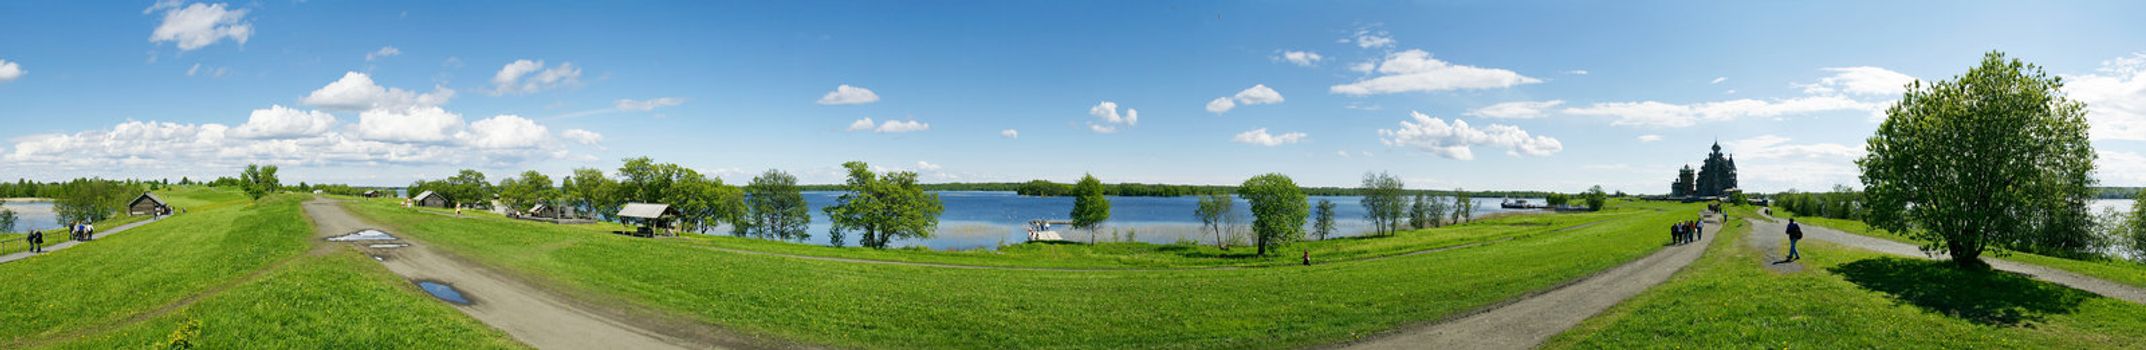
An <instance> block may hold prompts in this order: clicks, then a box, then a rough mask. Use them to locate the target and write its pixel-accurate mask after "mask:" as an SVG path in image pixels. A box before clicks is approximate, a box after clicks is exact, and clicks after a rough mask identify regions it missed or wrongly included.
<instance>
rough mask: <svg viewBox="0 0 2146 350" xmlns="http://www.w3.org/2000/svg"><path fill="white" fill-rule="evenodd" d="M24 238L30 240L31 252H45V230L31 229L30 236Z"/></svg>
mask: <svg viewBox="0 0 2146 350" xmlns="http://www.w3.org/2000/svg"><path fill="white" fill-rule="evenodd" d="M23 239H24V240H28V241H30V252H31V253H43V252H45V231H38V230H30V236H29V237H24V238H23Z"/></svg>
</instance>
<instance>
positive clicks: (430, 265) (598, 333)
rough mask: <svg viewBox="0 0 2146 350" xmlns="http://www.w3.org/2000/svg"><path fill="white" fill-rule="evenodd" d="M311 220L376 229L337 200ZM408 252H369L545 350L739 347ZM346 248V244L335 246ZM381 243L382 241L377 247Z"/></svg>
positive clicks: (337, 228) (317, 203)
mask: <svg viewBox="0 0 2146 350" xmlns="http://www.w3.org/2000/svg"><path fill="white" fill-rule="evenodd" d="M305 210H306V215H308V216H311V217H312V218H313V222H314V225H315V226H316V227H318V229H319V230H320V231H321V234H322V235H342V234H346V233H350V232H355V231H358V230H362V229H367V228H373V227H374V226H371V225H368V224H366V223H365V222H363V221H361V220H359V219H358V218H357V217H355V216H352V215H351V214H350V213H349V212H348V211H345V210H344V209H343V207H342V206H340V205H337V204H336V202H335V201H333V200H327V199H315V200H313V201H309V202H306V204H305ZM398 238H402V239H403V240H402V241H400V242H397V243H404V244H410V246H408V247H402V248H392V249H373V248H364V247H365V246H366V244H363V243H361V244H358V246H359V247H360V248H361V250H365V251H367V252H368V253H370V254H373V255H375V256H377V257H380V258H381V259H384V260H383V261H382V263H383V264H385V265H387V268H388V270H391V271H394V272H395V273H396V274H399V275H402V276H403V277H404V278H408V279H410V280H412V281H418V280H429V281H439V282H441V283H445V284H448V285H451V286H454V288H455V289H458V290H460V291H461V292H462V293H463V294H464V295H466V296H468V298H469V299H470V300H471V302H472V303H471V304H469V305H455V308H456V309H459V310H461V311H462V313H465V314H469V315H470V316H472V317H475V318H477V320H479V321H483V322H484V323H485V324H487V325H491V326H492V327H494V328H498V329H500V330H502V331H505V332H506V333H507V334H508V335H511V336H513V337H514V339H515V340H519V341H521V342H523V343H527V344H529V345H531V346H535V347H537V348H540V349H709V348H723V347H739V345H736V344H723V343H722V342H710V341H707V340H703V339H685V338H681V337H676V336H671V335H666V334H663V333H660V332H657V331H654V329H660V327H652V326H645V325H641V324H637V323H635V322H628V321H624V320H620V319H619V318H616V317H612V316H610V315H612V314H616V313H615V312H614V313H605V312H599V311H600V310H592V307H590V306H587V305H584V304H580V303H575V302H572V301H571V300H569V299H566V298H564V297H561V296H557V295H554V294H551V293H548V292H545V291H542V290H539V289H537V288H535V287H532V286H529V285H527V284H524V283H521V282H520V281H516V280H513V279H511V278H507V277H505V276H500V275H497V274H495V273H491V272H487V271H486V270H485V269H484V268H482V267H480V266H475V265H472V264H470V263H467V262H463V261H460V260H456V259H453V258H450V257H447V256H444V255H442V254H441V253H440V252H437V251H434V250H433V249H430V248H427V247H426V246H425V245H424V244H423V243H422V242H416V241H412V240H410V239H409V237H400V236H398ZM332 243H336V244H341V243H340V242H332ZM372 243H379V242H372Z"/></svg>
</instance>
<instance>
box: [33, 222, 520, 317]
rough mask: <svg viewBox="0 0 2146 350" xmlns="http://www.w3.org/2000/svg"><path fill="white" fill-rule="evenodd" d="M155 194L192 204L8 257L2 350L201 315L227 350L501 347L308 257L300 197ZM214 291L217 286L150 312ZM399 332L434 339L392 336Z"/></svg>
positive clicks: (344, 258) (413, 296)
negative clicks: (104, 234)
mask: <svg viewBox="0 0 2146 350" xmlns="http://www.w3.org/2000/svg"><path fill="white" fill-rule="evenodd" d="M160 195H163V196H165V198H166V199H167V200H171V201H173V202H183V203H192V204H194V205H196V207H195V208H194V209H191V210H190V211H189V214H182V215H177V216H173V217H171V218H168V219H165V221H161V222H158V223H156V224H152V225H148V226H143V227H140V228H136V229H135V230H134V231H130V232H129V233H126V234H122V235H118V236H113V237H110V238H100V239H98V240H97V241H96V242H94V243H92V244H85V245H82V246H78V247H75V248H71V249H68V250H65V251H60V252H55V253H52V254H48V255H39V256H35V257H32V258H30V259H26V260H22V261H18V262H13V263H8V264H0V276H7V277H6V278H7V279H8V281H9V282H10V283H7V284H6V285H4V286H0V300H8V301H9V302H8V304H7V305H8V306H7V307H4V308H0V325H6V326H5V327H0V348H21V347H25V346H26V345H36V346H39V347H42V346H52V345H62V344H61V343H67V342H74V343H72V344H68V346H79V347H106V348H109V347H135V346H136V345H142V344H153V343H156V342H158V341H161V340H164V339H165V337H166V336H168V335H170V333H171V332H172V330H174V329H176V326H175V325H176V324H177V323H178V322H180V321H181V320H182V319H186V320H192V319H199V320H201V322H202V323H203V326H204V330H203V331H202V332H201V334H202V337H203V338H202V339H203V341H209V342H223V341H228V342H226V343H208V344H223V346H214V345H211V346H209V347H212V348H214V347H232V346H240V345H245V346H251V345H257V344H266V345H268V346H267V347H283V346H275V345H274V344H288V345H291V346H290V347H297V348H318V347H339V346H344V345H358V344H377V345H379V346H358V347H361V348H394V347H397V346H396V345H398V344H412V342H413V341H424V342H431V343H438V344H454V345H467V346H457V347H458V348H459V347H469V346H481V345H486V344H500V343H503V342H505V340H503V339H504V338H502V337H503V336H502V335H499V334H496V333H497V332H492V331H490V330H488V329H485V328H483V327H482V326H481V325H476V324H475V322H474V321H471V320H469V319H468V318H467V317H463V316H461V315H460V314H458V313H454V312H453V311H452V309H448V308H445V307H444V306H442V305H437V304H438V303H436V302H431V301H430V300H426V299H427V297H425V296H424V295H423V294H421V292H418V291H416V290H415V288H414V287H410V286H408V285H407V283H406V282H402V281H400V279H399V278H395V277H393V276H392V275H390V274H386V272H385V271H384V270H383V269H382V268H380V267H379V266H378V265H377V264H370V262H369V261H364V259H363V258H362V257H358V256H357V254H356V253H350V252H343V253H338V254H337V255H336V256H331V257H321V256H304V255H305V252H306V251H307V250H308V248H309V247H310V245H309V242H308V241H309V240H310V237H311V236H312V234H313V227H312V226H311V224H310V222H309V221H307V220H306V218H305V216H304V214H303V213H302V212H301V211H300V209H299V202H300V201H302V200H303V199H304V197H303V196H299V195H282V196H276V197H271V198H264V199H263V200H262V201H261V202H259V203H252V202H251V201H248V200H245V199H244V198H243V196H237V195H234V194H232V193H230V192H228V191H218V190H205V189H202V190H181V191H174V192H167V193H160ZM337 259H340V260H337ZM355 263H366V264H363V265H365V266H357V267H353V266H351V265H352V264H355ZM205 291H219V292H217V293H213V294H208V295H207V297H206V298H203V299H201V300H199V301H198V303H196V304H192V305H191V306H190V307H185V308H181V309H178V310H173V311H174V312H173V313H171V314H167V315H165V316H162V317H152V318H148V319H141V318H142V317H144V316H145V315H149V314H151V313H153V312H155V311H156V310H159V309H163V308H166V307H168V306H170V305H177V304H176V303H178V302H180V301H181V300H183V299H186V298H189V297H192V296H196V295H199V294H202V293H204V292H205ZM426 303H430V304H429V305H432V306H430V307H423V305H428V304H426ZM358 304H365V305H358ZM442 310H445V311H446V312H444V313H443V312H441V311H442ZM137 322H139V323H137ZM404 328H409V329H413V330H414V331H412V332H411V333H409V334H411V335H424V336H426V337H424V338H415V337H411V336H409V335H389V334H387V333H389V332H391V331H395V330H400V329H404ZM106 331H109V332H106ZM82 332H88V333H82ZM308 344H312V345H319V346H308ZM510 345H511V344H510ZM494 346H496V345H494Z"/></svg>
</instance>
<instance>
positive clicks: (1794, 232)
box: [1788, 218, 1803, 261]
mask: <svg viewBox="0 0 2146 350" xmlns="http://www.w3.org/2000/svg"><path fill="white" fill-rule="evenodd" d="M1801 240H1803V225H1797V224H1796V219H1793V218H1792V219H1788V261H1796V260H1803V253H1798V252H1796V241H1801Z"/></svg>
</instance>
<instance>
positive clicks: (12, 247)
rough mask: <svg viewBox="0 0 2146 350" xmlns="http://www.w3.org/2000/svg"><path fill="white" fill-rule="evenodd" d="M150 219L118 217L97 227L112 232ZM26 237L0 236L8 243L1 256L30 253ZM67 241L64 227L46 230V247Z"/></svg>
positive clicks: (129, 216) (1, 249)
mask: <svg viewBox="0 0 2146 350" xmlns="http://www.w3.org/2000/svg"><path fill="white" fill-rule="evenodd" d="M148 219H149V217H148V216H131V215H120V216H118V217H114V218H112V219H111V220H105V221H102V222H98V223H97V224H96V226H97V230H99V231H109V230H111V229H114V228H118V227H120V226H125V225H126V224H131V223H136V222H141V221H142V220H148ZM25 236H28V235H27V234H23V233H7V234H0V241H7V243H6V244H0V255H7V254H14V253H17V252H23V251H28V250H30V244H29V242H26V241H23V240H22V238H23V237H25ZM97 237H104V233H103V232H99V233H97ZM65 241H67V229H66V228H64V227H63V228H55V229H49V230H45V244H46V245H48V246H49V245H52V244H58V243H60V242H65Z"/></svg>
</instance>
